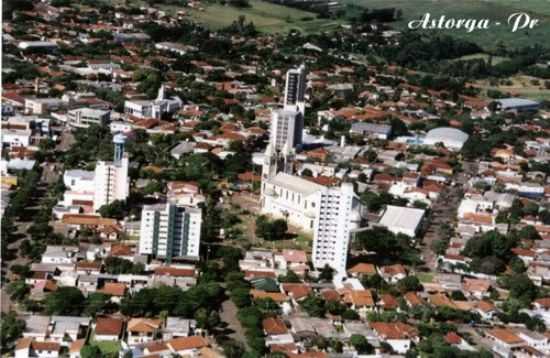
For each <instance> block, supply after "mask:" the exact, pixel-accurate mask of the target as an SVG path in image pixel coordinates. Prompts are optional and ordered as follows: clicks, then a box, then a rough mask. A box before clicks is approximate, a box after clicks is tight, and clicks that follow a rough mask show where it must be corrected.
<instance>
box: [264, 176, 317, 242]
mask: <svg viewBox="0 0 550 358" xmlns="http://www.w3.org/2000/svg"><path fill="white" fill-rule="evenodd" d="M323 189H324V187H323V186H322V185H319V184H316V183H313V182H311V181H308V180H305V179H302V178H300V177H298V176H294V175H290V174H287V173H283V172H280V173H277V174H276V175H275V176H273V177H269V178H267V179H265V180H263V182H262V197H261V204H262V212H263V213H265V214H268V215H271V216H273V217H277V218H284V219H286V220H287V221H288V223H289V224H291V225H293V226H297V227H299V228H300V229H301V230H303V231H306V232H313V230H314V225H315V219H316V217H317V215H318V212H319V193H320V192H321V191H322V190H323Z"/></svg>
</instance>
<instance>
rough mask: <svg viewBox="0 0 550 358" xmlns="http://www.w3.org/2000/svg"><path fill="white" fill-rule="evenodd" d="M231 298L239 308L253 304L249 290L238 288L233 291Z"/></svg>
mask: <svg viewBox="0 0 550 358" xmlns="http://www.w3.org/2000/svg"><path fill="white" fill-rule="evenodd" d="M230 296H231V301H233V303H235V305H236V306H237V307H247V306H250V303H251V302H252V301H251V299H250V291H249V290H248V288H240V287H239V288H236V289H234V290H232V291H231V294H230Z"/></svg>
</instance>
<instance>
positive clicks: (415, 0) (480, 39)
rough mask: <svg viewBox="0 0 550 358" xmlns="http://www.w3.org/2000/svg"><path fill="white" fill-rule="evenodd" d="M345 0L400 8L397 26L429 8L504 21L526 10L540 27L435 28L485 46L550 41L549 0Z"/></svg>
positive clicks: (372, 6) (373, 6)
mask: <svg viewBox="0 0 550 358" xmlns="http://www.w3.org/2000/svg"><path fill="white" fill-rule="evenodd" d="M343 2H344V3H346V4H350V5H356V6H361V7H365V8H370V9H379V8H387V7H396V8H400V9H401V10H402V13H403V18H402V20H400V21H399V22H396V23H395V26H396V27H397V28H398V29H404V28H406V26H407V23H408V21H410V20H412V19H418V18H420V17H421V16H422V15H423V14H424V13H426V12H429V13H430V14H431V15H432V16H437V17H439V16H440V15H445V16H446V17H447V18H449V17H454V18H475V19H482V18H488V19H490V20H492V21H500V22H502V23H503V24H504V23H505V22H506V19H507V18H508V16H509V15H510V14H512V13H514V12H518V11H525V12H527V13H529V14H530V15H531V16H532V17H536V18H538V19H539V20H540V25H539V26H538V27H536V28H535V29H533V30H529V31H527V30H522V31H520V32H516V33H512V32H510V30H509V28H508V27H506V26H500V27H492V28H491V29H489V30H478V31H474V32H472V33H466V32H465V31H458V30H451V31H446V30H432V31H438V32H439V33H448V34H450V35H457V36H460V37H462V38H465V39H469V40H471V41H474V42H477V43H478V44H480V45H481V46H483V47H485V48H493V47H494V46H495V44H496V43H497V42H498V41H499V40H500V41H503V42H504V43H505V44H506V45H507V46H510V47H516V46H525V45H532V44H536V43H538V44H541V45H546V46H549V45H550V0H521V1H520V0H343Z"/></svg>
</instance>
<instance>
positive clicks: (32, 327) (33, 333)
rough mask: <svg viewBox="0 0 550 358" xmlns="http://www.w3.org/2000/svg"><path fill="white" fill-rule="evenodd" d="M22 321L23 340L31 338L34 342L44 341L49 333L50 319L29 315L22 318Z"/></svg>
mask: <svg viewBox="0 0 550 358" xmlns="http://www.w3.org/2000/svg"><path fill="white" fill-rule="evenodd" d="M23 321H25V329H24V330H23V337H24V338H32V339H34V340H36V341H45V340H46V338H47V337H48V333H49V326H50V317H48V316H38V315H31V316H25V317H23Z"/></svg>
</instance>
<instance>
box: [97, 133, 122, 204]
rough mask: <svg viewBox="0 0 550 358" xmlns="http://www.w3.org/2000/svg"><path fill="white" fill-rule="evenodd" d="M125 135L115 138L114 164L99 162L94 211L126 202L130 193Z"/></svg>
mask: <svg viewBox="0 0 550 358" xmlns="http://www.w3.org/2000/svg"><path fill="white" fill-rule="evenodd" d="M125 140H126V137H125V136H124V135H123V134H120V133H119V134H116V135H115V136H114V137H113V143H114V145H115V154H114V158H113V161H112V162H105V161H98V162H97V164H96V167H95V172H94V210H96V211H97V210H98V209H99V208H101V207H102V206H103V205H107V204H111V203H112V202H113V201H115V200H126V199H127V198H128V195H129V191H130V180H129V178H128V165H129V160H128V154H127V153H124V142H125Z"/></svg>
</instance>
